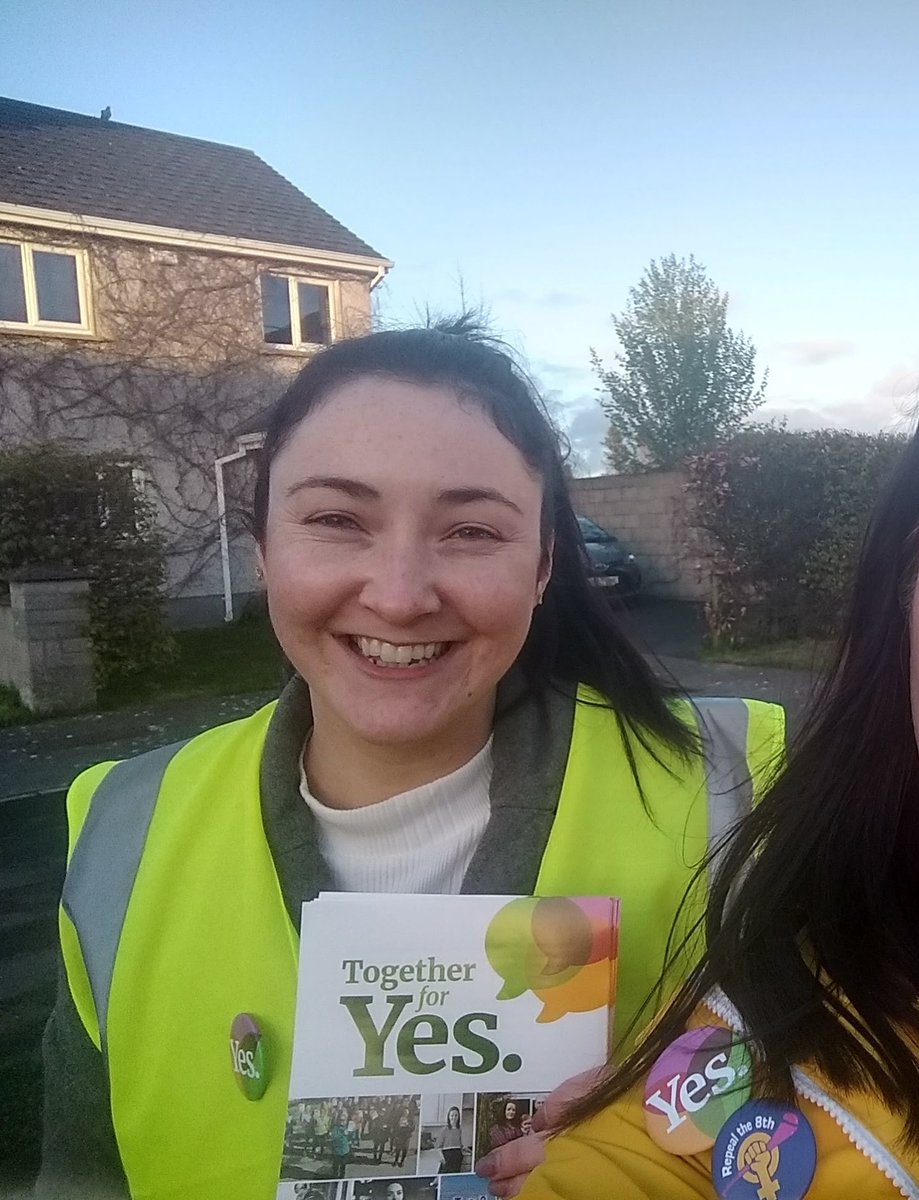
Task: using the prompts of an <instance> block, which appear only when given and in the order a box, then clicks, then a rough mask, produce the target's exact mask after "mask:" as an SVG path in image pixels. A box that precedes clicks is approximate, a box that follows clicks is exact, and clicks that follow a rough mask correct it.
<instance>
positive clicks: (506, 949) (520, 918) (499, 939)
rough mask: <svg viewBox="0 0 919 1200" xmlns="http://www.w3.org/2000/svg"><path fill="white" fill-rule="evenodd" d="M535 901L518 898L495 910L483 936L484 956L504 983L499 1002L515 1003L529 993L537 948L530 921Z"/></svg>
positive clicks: (534, 899)
mask: <svg viewBox="0 0 919 1200" xmlns="http://www.w3.org/2000/svg"><path fill="white" fill-rule="evenodd" d="M537 903H538V901H537V900H536V898H535V897H533V896H521V897H520V899H518V900H511V902H510V903H509V904H505V906H504V907H503V908H500V909H498V911H497V912H496V913H495V915H494V916H493V917H492V919H491V921H490V922H489V924H488V929H487V930H486V933H485V954H486V956H487V958H488V961H489V962H490V963H491V965H492V967H493V968H494V970H495V972H496V973H497V974H498V975H500V976H501V978H502V979H503V980H504V986H503V987H502V988H501V991H500V992H498V999H499V1000H514V999H516V997H517V996H522V995H523V993H524V992H526V991H528V990H529V987H530V979H531V977H532V975H533V971H534V967H535V965H536V964H535V963H534V961H533V960H534V957H535V955H536V954H538V953H539V948H538V947H537V946H536V945H535V944H534V942H533V936H532V920H533V912H534V910H535V908H536V905H537Z"/></svg>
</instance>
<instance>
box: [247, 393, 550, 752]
mask: <svg viewBox="0 0 919 1200" xmlns="http://www.w3.org/2000/svg"><path fill="white" fill-rule="evenodd" d="M541 506H542V483H541V480H539V479H538V478H537V477H536V476H535V475H534V473H533V472H532V470H531V469H530V468H529V466H528V464H527V463H526V462H525V460H524V459H523V457H522V456H521V454H520V453H519V451H518V450H517V449H516V447H515V446H513V445H512V444H511V443H510V442H509V441H507V439H506V438H504V437H503V435H502V434H501V433H500V432H499V431H498V430H497V429H496V427H495V426H494V424H493V423H492V422H491V420H490V418H489V417H488V416H487V415H486V414H485V413H484V412H483V411H482V410H481V409H480V408H479V407H477V406H476V405H475V404H473V403H471V402H466V403H464V402H461V401H460V400H459V399H458V398H457V396H456V395H455V394H454V393H453V392H451V391H450V390H448V389H444V388H436V387H429V386H421V385H417V384H409V383H405V382H403V381H399V380H391V379H378V378H364V379H359V380H355V381H353V382H351V383H349V384H346V385H343V386H342V387H341V388H339V389H337V390H336V391H335V392H334V393H332V395H331V396H329V397H328V399H327V400H326V401H325V402H324V404H322V405H321V406H320V408H319V409H318V410H317V411H316V412H314V413H313V414H311V415H310V416H309V417H308V418H307V419H305V420H304V421H303V422H302V423H301V425H300V426H299V427H297V428H296V429H295V430H294V432H293V434H292V436H291V438H290V440H289V441H288V443H287V444H286V445H285V447H284V448H283V450H282V451H281V452H280V453H279V454H278V456H277V457H276V459H275V460H274V462H273V463H272V470H271V488H270V499H269V512H268V524H267V532H266V539H265V544H264V547H263V561H264V570H265V577H266V584H267V589H268V600H269V608H270V612H271V616H272V622H273V624H274V626H275V631H276V633H277V634H278V638H279V640H280V642H281V644H282V646H283V647H284V650H285V652H286V654H287V656H288V658H289V659H290V660H291V662H292V663H293V664H294V666H295V667H296V668H297V670H298V671H299V672H300V674H301V675H302V676H303V677H304V678H305V679H306V681H307V683H308V684H309V685H310V689H311V694H312V696H313V700H314V714H315V715H316V720H317V728H318V722H319V720H320V719H321V714H322V712H323V711H326V712H331V713H334V714H335V717H336V719H338V720H339V721H340V722H343V723H344V724H345V725H346V726H348V727H349V728H351V729H352V730H353V731H354V732H357V733H358V735H359V736H367V737H371V739H374V738H382V739H383V740H393V739H395V740H407V741H410V740H411V739H412V738H413V737H423V736H426V735H427V734H430V733H432V732H433V731H435V729H438V728H440V729H442V728H446V727H447V726H449V725H450V723H451V722H460V721H462V720H463V719H465V718H468V716H469V706H470V705H472V706H474V707H475V706H478V707H480V708H481V707H482V706H487V705H488V704H490V703H491V702H492V701H493V694H494V688H495V686H496V684H497V682H498V680H499V679H500V678H501V676H502V675H503V674H505V672H506V671H507V670H508V668H509V667H510V666H511V665H512V663H513V661H514V659H515V658H516V656H517V654H518V653H519V650H520V647H521V645H522V644H523V641H524V639H525V638H526V634H527V631H528V629H529V624H530V620H531V616H532V610H533V606H534V604H535V602H536V597H537V594H538V593H539V591H540V589H541V587H542V586H544V583H545V578H546V575H547V571H548V560H547V555H546V554H545V553H544V549H543V546H542V544H541V536H540V514H541Z"/></svg>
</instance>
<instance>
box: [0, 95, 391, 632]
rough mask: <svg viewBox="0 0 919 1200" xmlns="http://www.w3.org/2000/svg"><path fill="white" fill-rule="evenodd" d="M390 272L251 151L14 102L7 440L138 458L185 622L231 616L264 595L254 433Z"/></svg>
mask: <svg viewBox="0 0 919 1200" xmlns="http://www.w3.org/2000/svg"><path fill="white" fill-rule="evenodd" d="M391 265H392V264H391V263H390V262H389V261H388V260H387V259H385V258H383V257H382V256H381V255H380V254H379V253H377V251H376V250H374V249H373V248H372V247H371V246H369V245H368V244H367V243H366V242H364V241H362V240H361V239H360V238H359V237H357V236H356V235H355V234H353V233H351V232H350V230H348V229H346V228H345V227H344V226H343V225H342V224H340V222H338V221H336V220H335V218H334V217H332V216H330V215H329V214H328V213H326V212H325V211H323V209H321V208H320V207H319V206H318V205H317V204H316V203H314V202H313V201H312V200H311V199H309V198H308V197H307V196H305V195H304V194H303V193H302V192H300V191H298V189H297V188H295V187H294V186H293V185H292V184H291V183H289V182H288V181H287V180H286V179H284V178H283V177H282V176H281V175H279V174H278V173H277V172H276V171H274V170H273V169H272V168H271V167H270V166H268V164H267V163H265V162H263V161H262V160H261V159H260V158H258V157H257V156H256V155H255V154H254V153H252V152H251V151H249V150H244V149H240V148H238V147H235V146H225V145H219V144H217V143H214V142H206V141H200V140H198V139H196V138H190V137H180V136H178V135H176V134H171V133H163V132H160V131H158V130H153V129H144V128H140V127H138V126H133V125H125V124H121V123H120V122H117V121H113V120H111V119H110V118H109V117H108V116H107V115H106V112H103V114H102V115H101V116H100V117H98V118H97V117H89V116H84V115H82V114H79V113H71V112H65V111H62V110H59V109H53V108H45V107H42V106H40V105H35V104H28V103H24V102H22V101H18V100H10V99H0V445H4V446H11V445H18V444H23V443H28V444H37V443H42V442H47V441H55V442H59V443H64V444H66V445H68V446H70V447H73V448H77V449H84V450H86V451H94V450H108V451H115V452H117V453H122V452H123V454H124V458H125V467H126V469H130V470H132V472H133V473H134V477H135V479H136V481H137V486H138V487H139V488H143V489H144V491H145V492H146V494H147V496H148V497H149V499H150V500H151V501H152V503H153V505H154V507H155V511H156V513H157V520H158V522H159V525H160V527H161V529H162V532H163V534H164V536H165V539H166V543H167V552H168V593H169V598H170V606H171V611H172V614H173V617H174V619H175V620H176V621H177V622H179V623H193V622H197V621H207V620H211V619H218V620H219V618H220V616H221V614H222V613H223V608H224V599H223V593H224V576H225V575H227V576H228V578H229V581H230V590H231V591H236V592H242V593H245V592H247V591H250V590H251V588H252V570H253V562H252V555H251V550H250V547H249V546H248V544H247V543H246V541H245V540H244V539H243V538H242V537H241V533H240V524H239V520H238V513H239V510H240V508H241V507H243V505H244V493H245V489H246V486H247V484H248V481H249V479H248V477H249V474H250V469H251V460H249V459H247V458H246V456H245V454H244V453H243V451H244V450H247V449H251V448H252V447H253V446H255V445H257V443H258V438H257V436H256V437H254V438H252V437H250V438H249V439H248V442H246V441H245V440H244V441H243V442H240V441H239V439H237V437H236V436H235V433H236V431H237V430H239V429H240V428H241V427H242V426H244V425H245V424H246V422H250V423H251V420H252V418H253V416H254V414H257V413H260V412H263V411H264V410H265V408H266V405H268V404H270V402H271V401H272V400H273V399H274V398H275V397H276V396H277V395H278V394H279V393H280V392H281V391H282V390H283V388H284V386H285V384H286V382H287V381H288V380H289V379H290V378H291V376H292V375H293V374H294V373H295V372H296V371H297V370H298V369H299V367H300V366H302V364H303V362H304V360H305V358H307V357H308V356H309V355H311V354H314V353H315V352H316V350H317V349H318V348H320V347H321V346H323V345H325V344H327V343H328V342H330V341H333V340H335V339H337V338H340V337H343V336H348V335H351V334H354V333H358V332H361V331H363V330H366V329H367V328H369V326H370V319H371V292H372V289H373V288H374V287H375V286H376V285H377V284H378V283H379V282H380V280H381V279H382V278H383V277H384V275H385V274H386V272H387V270H388V269H389V268H390V266H391ZM240 447H242V449H240ZM217 462H219V463H220V467H219V469H218V470H217V471H216V472H215V463H217ZM218 482H219V485H220V490H221V497H220V498H221V500H224V499H225V505H224V508H225V512H226V514H227V517H226V521H225V525H224V532H225V534H226V536H225V538H224V543H225V550H226V553H225V555H224V561H223V562H222V561H221V552H220V539H219V538H218Z"/></svg>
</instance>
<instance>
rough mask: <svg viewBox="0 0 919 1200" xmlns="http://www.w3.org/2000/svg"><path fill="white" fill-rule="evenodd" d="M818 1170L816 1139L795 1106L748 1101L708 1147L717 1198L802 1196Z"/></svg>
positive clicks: (795, 1199) (784, 1199) (786, 1199)
mask: <svg viewBox="0 0 919 1200" xmlns="http://www.w3.org/2000/svg"><path fill="white" fill-rule="evenodd" d="M816 1169H817V1141H816V1138H815V1137H814V1131H813V1129H811V1126H810V1122H809V1121H808V1119H807V1117H805V1115H804V1113H803V1112H801V1110H800V1109H799V1108H795V1106H794V1105H789V1104H780V1103H778V1102H777V1101H775V1100H751V1101H750V1102H749V1103H748V1104H745V1105H744V1106H743V1108H739V1109H738V1110H737V1112H736V1113H734V1115H733V1116H732V1117H731V1118H730V1120H729V1121H727V1122H726V1124H725V1126H724V1128H723V1129H722V1130H721V1132H720V1133H719V1134H718V1140H717V1141H716V1142H715V1149H714V1150H713V1151H712V1182H713V1183H714V1185H715V1191H716V1192H717V1193H718V1195H719V1196H720V1197H721V1200H802V1197H803V1196H805V1195H806V1194H807V1191H808V1189H809V1188H810V1185H811V1183H812V1182H813V1179H814V1172H815V1171H816Z"/></svg>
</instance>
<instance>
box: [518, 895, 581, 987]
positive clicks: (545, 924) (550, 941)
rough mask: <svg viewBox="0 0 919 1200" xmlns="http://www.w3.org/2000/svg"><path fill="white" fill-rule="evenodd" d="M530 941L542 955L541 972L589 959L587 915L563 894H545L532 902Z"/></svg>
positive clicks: (556, 972) (550, 973)
mask: <svg viewBox="0 0 919 1200" xmlns="http://www.w3.org/2000/svg"><path fill="white" fill-rule="evenodd" d="M532 929H533V941H534V942H535V943H536V945H537V946H538V947H539V948H540V950H541V951H542V952H543V954H544V955H545V956H546V963H545V966H544V967H543V969H542V974H543V975H548V976H553V975H560V974H561V973H562V971H566V970H568V968H569V967H583V966H584V965H585V963H587V962H588V961H589V960H590V955H591V951H592V950H593V942H594V931H593V927H592V925H591V923H590V917H589V916H588V915H587V913H585V912H584V910H583V909H582V908H580V907H579V906H578V905H577V904H576V903H575V902H574V901H573V900H569V899H568V897H567V896H547V897H545V898H544V899H540V900H538V901H537V902H536V907H535V909H534V910H533V919H532Z"/></svg>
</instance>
